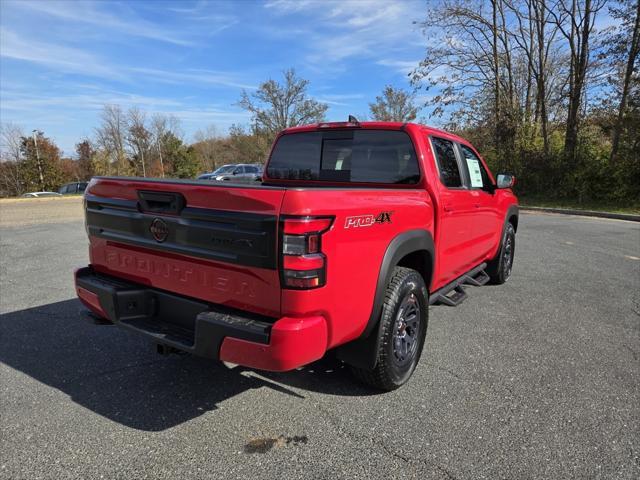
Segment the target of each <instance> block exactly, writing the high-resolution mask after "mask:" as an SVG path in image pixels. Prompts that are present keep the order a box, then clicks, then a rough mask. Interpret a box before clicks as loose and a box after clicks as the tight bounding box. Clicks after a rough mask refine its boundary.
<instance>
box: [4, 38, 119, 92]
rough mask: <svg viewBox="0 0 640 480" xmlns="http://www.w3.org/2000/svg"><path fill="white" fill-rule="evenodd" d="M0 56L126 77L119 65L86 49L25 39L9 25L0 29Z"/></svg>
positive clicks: (54, 67)
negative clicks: (117, 66) (111, 65)
mask: <svg viewBox="0 0 640 480" xmlns="http://www.w3.org/2000/svg"><path fill="white" fill-rule="evenodd" d="M0 42H1V43H2V48H0V56H2V57H5V58H13V59H16V60H23V61H27V62H32V63H37V64H41V65H45V66H48V67H51V68H53V69H55V70H58V71H61V72H64V73H82V74H85V75H93V76H98V77H107V78H111V79H123V78H124V76H123V75H122V73H121V72H119V71H118V70H117V69H114V68H112V67H110V66H108V65H107V64H106V63H105V62H104V61H103V60H101V59H99V58H97V57H96V56H95V55H93V54H90V53H87V52H85V51H83V50H80V49H77V48H72V47H66V46H62V45H56V44H53V43H41V42H38V41H35V40H33V39H32V38H29V39H26V38H25V37H22V36H19V35H17V34H16V33H14V32H11V31H9V30H7V29H4V28H2V29H0Z"/></svg>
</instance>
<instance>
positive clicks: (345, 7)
mask: <svg viewBox="0 0 640 480" xmlns="http://www.w3.org/2000/svg"><path fill="white" fill-rule="evenodd" d="M423 6H424V5H423V3H422V2H417V1H413V0H412V1H395V2H388V1H380V0H361V1H329V2H296V1H293V0H273V1H271V2H269V3H268V4H267V5H266V7H267V8H269V9H271V10H272V11H275V12H276V13H278V14H279V15H289V14H292V13H296V14H302V15H307V16H308V17H309V18H310V19H312V22H310V23H309V25H310V26H309V27H308V30H307V37H308V39H309V40H308V42H306V43H307V45H309V48H310V53H309V55H308V57H307V60H308V62H309V63H310V64H311V65H312V66H314V67H316V68H318V69H326V68H327V67H330V66H334V67H335V66H336V65H340V64H344V63H346V62H347V60H349V59H351V58H357V57H359V58H367V59H372V58H373V59H376V58H377V59H381V60H383V59H386V58H393V57H394V56H397V55H399V54H401V53H402V52H403V51H406V50H407V49H414V48H415V47H416V46H417V45H420V44H421V42H422V36H421V33H420V32H419V29H417V28H416V27H415V26H414V25H413V23H412V22H413V20H420V19H421V17H422V16H423V13H422V12H421V7H423Z"/></svg>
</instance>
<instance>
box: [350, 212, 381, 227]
mask: <svg viewBox="0 0 640 480" xmlns="http://www.w3.org/2000/svg"><path fill="white" fill-rule="evenodd" d="M392 214H393V212H380V213H379V214H378V215H357V216H355V217H347V218H346V219H345V222H344V228H357V227H370V226H372V225H375V224H376V223H391V215H392Z"/></svg>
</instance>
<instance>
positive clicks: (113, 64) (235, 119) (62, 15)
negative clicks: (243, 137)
mask: <svg viewBox="0 0 640 480" xmlns="http://www.w3.org/2000/svg"><path fill="white" fill-rule="evenodd" d="M0 5H1V7H0V8H1V11H0V120H1V121H2V122H11V123H14V124H17V125H19V126H21V127H22V128H23V129H24V130H25V131H27V132H30V131H31V130H33V129H39V130H43V131H44V132H45V134H46V135H47V136H50V137H52V138H53V139H54V140H55V141H56V142H57V143H58V145H59V146H60V147H61V148H62V149H63V150H64V152H65V154H67V155H69V154H73V150H74V145H75V143H76V142H78V141H79V140H80V139H81V138H82V137H86V136H88V137H91V136H93V133H94V128H95V127H96V126H97V125H98V124H99V115H100V110H101V108H102V106H103V105H104V104H119V105H121V106H122V107H123V108H128V107H130V106H138V107H140V108H141V109H144V110H146V111H147V112H149V113H154V112H162V113H167V114H173V115H175V116H176V117H178V118H179V119H180V120H181V122H182V126H183V129H184V131H185V133H186V138H187V140H189V139H190V137H191V136H192V135H193V133H194V132H195V131H197V130H198V129H205V128H206V127H208V126H210V125H215V127H216V128H217V130H218V132H219V133H221V134H224V133H226V131H227V129H228V127H229V125H231V124H232V123H239V124H248V121H249V117H248V116H247V115H246V113H245V112H243V111H242V110H241V109H240V108H238V107H237V106H236V105H234V104H235V103H236V102H237V101H238V99H239V97H240V93H241V91H242V89H243V88H244V89H247V90H248V91H251V90H253V89H255V88H256V86H257V85H259V84H260V82H262V81H264V80H265V79H267V78H275V79H280V78H281V72H282V71H283V70H284V69H287V68H289V67H294V68H295V69H296V70H297V72H298V74H299V75H300V76H302V77H304V78H307V79H309V80H310V82H311V83H310V89H309V93H310V94H311V95H312V96H313V97H314V98H316V99H318V100H321V101H323V102H326V103H327V104H329V111H328V115H327V116H328V118H329V119H331V120H342V119H346V118H347V115H348V114H349V113H353V114H355V115H365V114H366V113H367V112H368V103H369V102H370V101H372V100H373V99H374V98H375V96H376V95H378V94H379V93H380V92H381V90H382V88H383V87H384V86H385V85H386V84H391V85H394V86H397V87H405V88H408V87H409V84H408V79H407V73H408V72H409V71H410V70H411V69H412V68H413V67H414V66H415V65H416V64H417V63H418V61H419V60H420V58H421V56H422V52H423V49H424V45H425V41H426V40H425V39H424V37H423V36H422V34H421V32H420V31H419V29H418V28H417V27H415V26H414V25H413V23H412V22H413V21H414V20H420V19H422V18H424V15H425V14H426V5H425V3H424V2H422V1H419V0H418V1H410V0H407V1H393V2H392V1H373V0H371V1H369V0H357V1H353V2H346V1H338V2H326V1H325V2H316V1H309V0H298V1H294V0H291V1H290V0H270V1H265V2H257V1H249V0H244V1H242V0H241V1H236V2H230V1H229V2H227V1H194V2H186V1H182V2H180V1H175V2H171V1H159V0H146V1H137V2H116V1H96V2H81V1H70V2H57V1H53V0H50V1H46V0H45V1H26V0H24V1H10V0H9V1H7V0H1V3H0Z"/></svg>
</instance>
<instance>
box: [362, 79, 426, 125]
mask: <svg viewBox="0 0 640 480" xmlns="http://www.w3.org/2000/svg"><path fill="white" fill-rule="evenodd" d="M414 100H415V94H413V93H409V92H407V91H406V90H403V89H401V88H398V89H395V88H393V87H392V86H391V85H387V86H386V87H384V90H383V91H382V95H380V96H377V97H376V101H375V103H370V104H369V110H370V111H371V116H372V117H373V119H374V120H378V121H381V122H411V121H413V120H415V118H416V116H417V115H418V107H416V105H415V103H414Z"/></svg>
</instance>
